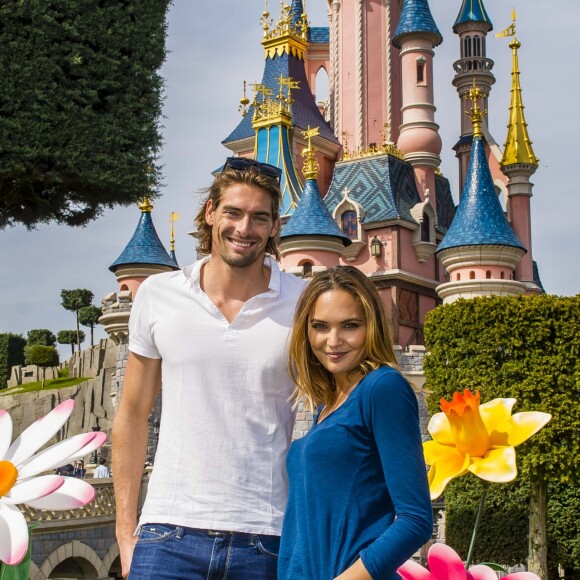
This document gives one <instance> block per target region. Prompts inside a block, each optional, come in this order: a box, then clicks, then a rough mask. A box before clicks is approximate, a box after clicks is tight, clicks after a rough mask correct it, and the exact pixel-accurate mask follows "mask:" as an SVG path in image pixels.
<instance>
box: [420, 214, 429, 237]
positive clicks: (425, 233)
mask: <svg viewBox="0 0 580 580" xmlns="http://www.w3.org/2000/svg"><path fill="white" fill-rule="evenodd" d="M421 241H422V242H430V241H431V220H430V219H429V216H428V215H427V214H426V213H424V214H423V221H422V222H421Z"/></svg>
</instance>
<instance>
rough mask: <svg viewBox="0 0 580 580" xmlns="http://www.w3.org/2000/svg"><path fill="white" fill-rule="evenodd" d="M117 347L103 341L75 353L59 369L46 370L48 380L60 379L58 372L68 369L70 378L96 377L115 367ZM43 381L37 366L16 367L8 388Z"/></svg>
mask: <svg viewBox="0 0 580 580" xmlns="http://www.w3.org/2000/svg"><path fill="white" fill-rule="evenodd" d="M115 351H116V346H115V343H114V342H113V341H112V340H107V339H102V340H100V341H99V343H98V344H96V345H94V346H91V347H89V348H87V349H86V350H81V351H80V352H79V351H77V352H75V353H74V354H73V355H72V356H71V358H70V359H68V360H67V361H65V362H62V363H61V364H60V365H59V366H57V367H49V368H47V369H46V376H45V378H46V380H47V381H49V380H52V379H56V378H58V372H59V371H60V370H62V369H65V368H66V369H68V374H69V377H86V378H91V377H96V376H97V374H98V373H99V372H100V370H101V369H103V368H111V367H114V366H115V356H116V354H115ZM40 380H42V370H41V369H39V368H38V367H37V366H35V365H28V366H14V367H12V369H11V371H10V379H9V380H8V383H7V386H8V388H10V387H16V386H18V385H26V384H28V383H34V382H36V381H40Z"/></svg>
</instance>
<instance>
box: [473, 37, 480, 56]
mask: <svg viewBox="0 0 580 580" xmlns="http://www.w3.org/2000/svg"><path fill="white" fill-rule="evenodd" d="M473 56H481V38H480V37H479V36H475V37H474V38H473Z"/></svg>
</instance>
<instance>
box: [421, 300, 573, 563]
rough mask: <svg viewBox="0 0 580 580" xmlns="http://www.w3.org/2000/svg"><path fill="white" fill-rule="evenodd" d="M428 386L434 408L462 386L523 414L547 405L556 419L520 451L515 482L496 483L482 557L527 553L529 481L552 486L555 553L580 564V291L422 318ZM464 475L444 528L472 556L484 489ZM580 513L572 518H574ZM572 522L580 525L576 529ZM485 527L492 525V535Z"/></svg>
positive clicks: (460, 304) (466, 306)
mask: <svg viewBox="0 0 580 580" xmlns="http://www.w3.org/2000/svg"><path fill="white" fill-rule="evenodd" d="M425 342H426V346H427V349H428V351H429V355H428V356H427V357H426V359H425V376H426V387H427V388H428V389H430V390H431V391H432V392H433V394H432V395H431V396H430V397H429V399H428V406H429V410H430V412H431V413H435V412H438V411H439V410H440V409H439V401H440V399H441V398H446V399H450V397H451V396H452V394H453V392H454V391H456V390H461V391H462V390H463V389H471V390H472V391H474V390H479V391H480V392H481V400H482V402H485V401H489V400H491V399H494V398H497V397H514V398H515V399H517V403H516V405H515V408H514V413H516V412H519V411H544V412H547V413H551V414H552V420H551V421H550V423H548V425H547V426H546V427H544V429H542V430H541V431H540V432H539V433H537V434H536V435H534V437H533V438H532V439H530V441H528V442H526V443H524V444H523V445H521V446H520V447H518V449H517V451H516V453H517V457H518V469H519V471H520V475H519V477H518V479H517V480H516V482H515V483H513V484H504V485H492V486H491V491H490V495H489V496H488V497H489V498H490V499H489V500H488V501H489V504H488V505H487V508H486V514H487V515H486V517H485V518H484V522H483V526H484V528H483V530H484V531H482V533H481V536H479V537H478V541H477V545H476V549H477V550H478V551H479V552H478V553H476V555H475V560H476V561H477V560H478V558H480V559H482V558H484V559H495V560H498V561H500V562H503V563H505V564H510V563H513V562H522V561H525V559H526V557H527V525H528V523H527V514H528V491H527V487H526V486H527V485H528V482H529V478H530V477H531V476H540V477H545V478H546V479H547V480H548V483H549V492H548V497H549V502H548V518H549V519H548V534H549V540H548V541H549V545H550V549H549V553H550V558H554V557H557V558H558V559H559V562H560V563H562V564H564V565H570V564H572V565H574V563H576V564H575V565H576V566H580V564H578V562H580V558H579V557H578V551H579V549H580V547H579V540H578V539H577V538H576V530H577V522H578V520H579V510H580V497H579V494H578V493H577V492H573V491H572V490H573V489H574V486H575V485H577V484H578V483H579V482H580V462H579V461H578V459H577V458H578V454H579V449H580V405H579V404H578V400H579V398H580V356H579V355H580V297H578V296H576V297H557V296H549V295H541V296H534V297H488V298H478V299H474V300H459V301H457V302H455V303H453V304H449V305H446V306H442V307H440V308H436V309H435V310H433V311H432V312H430V313H429V314H428V316H427V319H426V321H425ZM479 485H480V484H479V481H478V480H477V478H475V477H471V476H469V477H467V476H466V477H464V478H462V479H460V480H457V481H456V482H453V485H450V486H449V487H448V489H447V491H446V494H445V495H446V506H447V510H448V515H447V524H448V525H447V528H446V529H447V533H448V536H449V538H450V543H451V544H452V545H453V546H454V547H455V546H457V547H458V548H459V549H460V551H461V552H462V553H463V554H464V555H465V551H466V549H465V545H466V543H467V542H469V537H470V534H471V529H472V526H473V517H474V515H473V517H471V516H469V514H470V513H471V514H475V509H476V506H475V505H474V503H477V501H478V497H479V494H480V488H479ZM574 518H575V519H574ZM572 521H574V522H575V523H576V525H570V522H572ZM486 530H487V531H486Z"/></svg>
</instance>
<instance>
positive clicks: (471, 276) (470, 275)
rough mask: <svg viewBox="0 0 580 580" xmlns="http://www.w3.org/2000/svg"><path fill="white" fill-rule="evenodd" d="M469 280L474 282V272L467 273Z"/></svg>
mask: <svg viewBox="0 0 580 580" xmlns="http://www.w3.org/2000/svg"><path fill="white" fill-rule="evenodd" d="M469 279H470V280H475V272H474V271H473V270H471V272H469Z"/></svg>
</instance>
